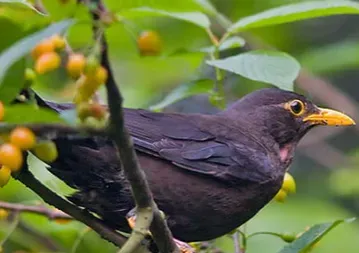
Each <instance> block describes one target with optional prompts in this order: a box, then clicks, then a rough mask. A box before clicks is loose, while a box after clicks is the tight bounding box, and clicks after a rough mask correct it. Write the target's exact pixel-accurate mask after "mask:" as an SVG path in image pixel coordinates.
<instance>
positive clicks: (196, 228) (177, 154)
mask: <svg viewBox="0 0 359 253" xmlns="http://www.w3.org/2000/svg"><path fill="white" fill-rule="evenodd" d="M298 101H299V102H298ZM298 103H299V104H298ZM43 105H44V106H45V105H46V106H49V107H51V108H53V109H55V110H63V109H64V108H66V107H62V108H61V107H60V106H59V105H58V104H54V103H44V104H43ZM302 107H303V108H302ZM298 108H299V109H303V112H302V111H300V112H299V113H297V112H298ZM319 111H320V109H319V108H318V107H316V106H315V105H314V104H312V103H311V102H310V101H308V100H307V99H306V98H305V97H303V96H301V95H298V94H296V93H292V92H287V91H282V90H279V89H263V90H259V91H256V92H253V93H251V94H249V95H247V96H245V97H244V98H242V99H241V100H239V101H238V102H236V103H234V104H233V105H232V106H231V107H229V108H228V109H227V110H225V111H223V112H220V113H218V114H215V115H202V114H180V113H154V112H149V111H146V110H135V109H125V123H126V127H127V128H128V130H129V132H130V134H131V136H132V138H133V141H134V145H135V149H136V151H137V155H138V158H139V161H140V164H141V167H142V168H143V170H144V171H145V174H146V177H147V179H148V181H149V184H150V187H151V190H152V192H153V196H154V198H155V201H156V202H157V204H158V206H159V208H160V209H161V210H162V211H163V212H164V213H165V214H166V217H167V219H168V224H169V226H170V228H171V230H172V232H173V234H174V236H175V237H176V238H177V239H180V240H183V241H203V240H209V239H213V238H216V237H219V236H221V235H223V234H225V233H228V232H230V231H231V230H233V229H234V228H236V227H238V226H239V225H241V224H243V223H244V222H246V221H247V220H249V219H250V218H251V217H253V216H254V215H255V214H256V213H257V212H258V211H259V210H260V209H261V208H262V207H263V206H264V205H266V204H267V203H268V202H269V201H270V200H271V199H272V198H273V197H274V195H275V194H276V193H277V192H278V190H279V189H280V187H281V184H282V180H283V176H284V173H285V171H286V169H287V168H288V165H289V164H290V162H291V160H292V158H293V154H294V149H295V147H296V145H297V143H298V141H299V140H300V138H301V137H302V136H303V135H304V134H305V133H306V132H307V131H308V130H309V129H310V128H311V127H313V126H315V125H317V124H320V123H318V122H319V121H318V122H317V123H315V124H314V123H313V121H306V120H305V118H306V117H308V116H310V115H314V114H318V113H319ZM321 123H323V121H322V122H321ZM324 123H325V122H324ZM54 141H55V142H56V145H57V147H58V150H59V158H58V159H57V160H56V161H55V162H54V163H52V164H51V168H49V170H50V171H51V172H52V173H53V174H55V175H56V176H58V177H59V178H61V179H63V180H64V181H65V182H66V183H67V184H69V185H70V186H71V187H73V188H75V189H77V190H78V191H77V193H75V194H74V195H73V196H71V197H70V198H69V199H70V200H71V201H73V202H74V203H75V204H77V205H80V206H83V207H85V208H87V209H89V210H91V211H93V212H96V213H97V214H99V215H100V216H101V217H102V218H103V219H104V220H105V221H106V222H107V223H108V224H109V225H111V226H114V227H116V228H118V229H122V230H125V231H128V229H129V228H128V226H127V222H126V220H125V215H126V214H127V212H129V211H130V210H131V209H132V208H133V207H134V204H133V200H132V198H131V194H130V190H129V185H128V182H127V181H126V179H125V178H124V176H123V175H122V174H118V171H119V166H120V162H119V160H118V157H117V155H116V152H115V148H114V146H113V144H112V143H111V141H109V140H106V139H103V138H99V137H96V138H84V139H76V140H70V139H66V138H62V139H60V138H58V139H55V140H54Z"/></svg>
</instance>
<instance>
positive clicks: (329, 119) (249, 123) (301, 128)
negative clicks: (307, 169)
mask: <svg viewBox="0 0 359 253" xmlns="http://www.w3.org/2000/svg"><path fill="white" fill-rule="evenodd" d="M224 113H226V114H228V115H232V117H233V116H234V117H236V118H237V119H240V120H239V121H237V122H238V124H240V125H242V126H243V127H250V128H252V131H251V132H252V133H256V134H257V135H258V136H259V137H260V138H261V139H263V138H269V139H271V140H273V141H274V142H275V143H276V144H278V147H279V148H280V152H282V153H281V157H282V156H283V157H282V158H283V159H282V160H286V159H287V158H288V155H289V153H292V151H293V149H294V147H295V146H296V144H297V143H298V142H299V140H300V139H301V138H302V137H303V136H304V135H305V134H306V133H307V132H308V130H310V129H311V128H313V127H315V126H319V125H326V126H348V125H355V122H354V120H353V119H351V118H350V117H349V116H347V115H345V114H344V113H341V112H338V111H334V110H331V109H325V108H320V107H318V106H316V105H315V104H314V103H313V102H311V101H310V100H309V99H307V98H306V97H304V96H302V95H299V94H297V93H294V92H289V91H284V90H280V89H277V88H269V89H262V90H258V91H255V92H253V93H250V94H248V95H247V96H245V97H243V98H242V99H240V100H239V101H238V102H236V103H234V104H233V105H232V106H231V107H230V108H228V109H227V110H226V111H225V112H224Z"/></svg>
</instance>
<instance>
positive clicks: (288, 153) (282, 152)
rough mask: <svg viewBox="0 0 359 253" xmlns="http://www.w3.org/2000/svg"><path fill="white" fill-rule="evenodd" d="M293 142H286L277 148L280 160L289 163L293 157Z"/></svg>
mask: <svg viewBox="0 0 359 253" xmlns="http://www.w3.org/2000/svg"><path fill="white" fill-rule="evenodd" d="M293 148H294V145H293V144H286V145H284V146H282V147H281V148H280V149H279V157H280V160H281V162H283V163H289V162H290V161H291V160H292V158H293Z"/></svg>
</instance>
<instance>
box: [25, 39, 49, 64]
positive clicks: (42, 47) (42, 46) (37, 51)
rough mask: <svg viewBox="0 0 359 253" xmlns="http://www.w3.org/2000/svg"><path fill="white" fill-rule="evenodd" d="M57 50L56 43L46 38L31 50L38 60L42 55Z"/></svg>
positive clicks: (33, 56) (34, 57)
mask: <svg viewBox="0 0 359 253" xmlns="http://www.w3.org/2000/svg"><path fill="white" fill-rule="evenodd" d="M53 51H55V45H54V43H53V42H52V41H51V40H50V39H46V40H43V41H41V42H40V43H39V44H37V45H36V46H35V47H34V48H33V49H32V51H31V55H32V58H33V59H34V60H36V59H37V58H39V57H40V56H41V55H43V54H45V53H49V52H53Z"/></svg>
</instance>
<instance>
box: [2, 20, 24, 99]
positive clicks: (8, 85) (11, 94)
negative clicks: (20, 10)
mask: <svg viewBox="0 0 359 253" xmlns="http://www.w3.org/2000/svg"><path fill="white" fill-rule="evenodd" d="M0 30H1V31H2V32H3V33H4V34H6V36H4V37H3V38H2V39H1V41H0V53H2V52H3V51H5V50H6V48H8V47H9V46H11V45H12V44H13V43H15V42H16V41H17V40H19V39H20V38H21V37H22V36H24V32H23V30H22V29H21V27H20V25H18V24H16V23H13V22H12V20H10V19H6V18H5V19H2V18H0ZM24 71H25V61H24V59H20V60H18V61H17V62H15V63H14V64H13V65H12V66H11V67H10V69H9V71H8V72H7V73H6V75H5V76H4V78H3V82H2V83H3V85H2V86H0V101H2V102H3V103H5V104H7V103H10V102H12V101H13V99H14V98H15V97H16V96H17V95H18V94H19V91H20V90H21V89H22V87H23V85H24Z"/></svg>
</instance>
